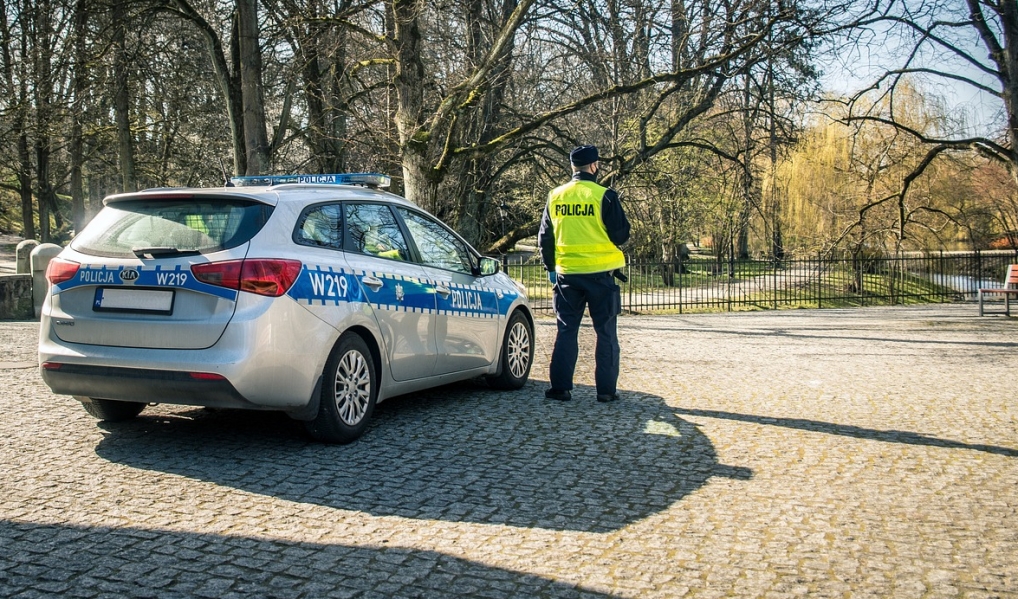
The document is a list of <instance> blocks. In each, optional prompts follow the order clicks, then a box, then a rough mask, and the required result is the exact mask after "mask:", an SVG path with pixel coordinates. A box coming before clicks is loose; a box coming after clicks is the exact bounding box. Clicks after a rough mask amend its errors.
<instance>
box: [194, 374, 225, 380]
mask: <svg viewBox="0 0 1018 599" xmlns="http://www.w3.org/2000/svg"><path fill="white" fill-rule="evenodd" d="M187 374H188V375H189V376H190V377H191V378H193V379H194V380H196V381H225V380H226V377H225V376H223V375H221V374H217V373H215V372H189V373H187Z"/></svg>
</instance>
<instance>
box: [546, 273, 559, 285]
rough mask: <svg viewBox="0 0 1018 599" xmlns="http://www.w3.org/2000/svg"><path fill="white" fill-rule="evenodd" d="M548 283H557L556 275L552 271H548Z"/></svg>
mask: <svg viewBox="0 0 1018 599" xmlns="http://www.w3.org/2000/svg"><path fill="white" fill-rule="evenodd" d="M548 282H549V283H551V284H552V285H554V284H555V283H557V282H558V275H556V274H555V272H554V271H548Z"/></svg>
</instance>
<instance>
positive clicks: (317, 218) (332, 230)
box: [296, 204, 343, 249]
mask: <svg viewBox="0 0 1018 599" xmlns="http://www.w3.org/2000/svg"><path fill="white" fill-rule="evenodd" d="M341 222H342V210H341V209H340V205H339V204H328V205H325V206H314V207H312V208H310V209H308V210H307V212H305V213H304V216H302V217H301V218H300V220H298V221H297V236H296V238H297V243H300V244H303V245H315V246H319V247H328V248H335V249H342V247H343V235H342V227H341V226H340V223H341Z"/></svg>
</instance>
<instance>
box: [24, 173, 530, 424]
mask: <svg viewBox="0 0 1018 599" xmlns="http://www.w3.org/2000/svg"><path fill="white" fill-rule="evenodd" d="M232 183H233V186H228V187H224V188H217V189H177V188H173V189H152V190H147V191H142V192H137V193H127V194H121V195H115V196H111V197H108V198H106V199H105V200H104V202H103V203H104V206H105V207H104V208H103V209H102V211H100V212H99V214H98V215H96V217H95V218H94V219H93V220H92V222H91V223H89V225H88V226H87V227H85V229H84V230H83V231H81V233H79V234H78V235H77V236H76V237H75V238H74V240H73V241H72V242H71V243H70V245H69V246H68V247H67V248H65V249H64V250H63V251H62V252H61V253H60V255H59V256H57V257H56V258H55V259H54V260H53V261H52V262H51V263H50V265H49V268H48V269H47V271H46V277H47V279H48V281H49V283H50V289H49V293H48V296H47V298H46V301H45V303H44V305H43V308H42V318H41V320H42V322H41V333H40V342H39V361H40V365H41V373H42V378H43V380H44V381H45V382H46V384H47V385H49V387H50V388H51V389H52V390H53V391H54V392H55V393H60V394H66V395H72V396H74V397H75V398H76V399H78V400H79V401H81V403H82V404H83V406H84V408H85V410H87V411H88V412H89V413H90V414H92V415H93V416H95V417H97V418H99V419H101V420H107V421H120V420H127V419H130V418H133V417H135V416H137V415H138V414H139V413H140V412H141V411H142V409H144V407H145V406H146V405H147V404H150V403H169V404H182V405H193V406H206V407H216V408H243V409H256V410H281V411H284V412H286V413H288V414H289V415H290V416H291V417H293V418H295V419H298V420H302V421H304V422H305V424H306V426H307V429H308V431H309V432H310V433H311V435H312V436H314V437H315V438H317V439H319V440H322V441H326V442H335V443H347V442H350V441H353V440H354V439H356V438H358V437H359V436H360V435H361V434H362V433H363V432H364V430H365V427H366V425H367V422H368V420H369V418H370V417H371V413H372V411H373V409H374V407H375V404H376V403H377V402H379V401H382V400H385V399H387V398H390V397H393V396H396V395H403V394H407V393H412V392H414V391H418V390H421V389H425V388H429V387H434V386H437V385H442V384H446V383H450V382H454V381H459V380H464V379H469V378H474V377H479V376H483V377H484V378H486V379H487V381H488V382H489V384H490V385H491V386H493V387H495V388H498V389H518V388H520V387H522V386H523V385H524V384H525V383H526V381H527V378H528V377H529V375H530V367H531V364H532V362H533V358H534V327H533V318H532V314H531V311H530V307H529V304H528V302H527V297H526V294H525V292H524V289H523V288H522V287H521V286H520V285H518V284H517V283H515V282H514V281H513V280H512V279H510V278H509V277H508V276H507V275H506V274H505V273H504V272H501V271H500V268H499V262H498V261H497V260H494V259H492V258H488V257H483V256H481V255H480V254H478V253H477V252H476V251H475V250H474V249H473V248H471V247H470V246H469V245H468V244H467V243H466V242H465V241H463V239H462V238H460V237H459V236H458V235H457V234H456V233H455V232H453V231H452V230H451V229H449V228H448V227H447V226H445V225H444V224H442V223H441V222H439V221H438V220H437V219H435V218H434V217H433V216H431V215H430V214H428V213H427V212H425V211H424V210H421V209H420V208H418V207H417V206H415V205H414V204H412V203H411V202H409V201H407V200H405V199H403V198H400V197H398V196H395V195H393V194H391V193H388V192H386V191H384V190H382V189H380V188H383V187H387V186H388V177H385V176H384V175H376V174H370V173H368V174H344V175H309V176H297V175H294V176H274V177H236V178H234V179H233V180H232Z"/></svg>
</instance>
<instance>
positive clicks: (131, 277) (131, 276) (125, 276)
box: [120, 268, 138, 281]
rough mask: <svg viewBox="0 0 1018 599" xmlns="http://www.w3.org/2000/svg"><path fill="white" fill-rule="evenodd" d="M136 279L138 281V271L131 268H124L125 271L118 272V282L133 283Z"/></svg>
mask: <svg viewBox="0 0 1018 599" xmlns="http://www.w3.org/2000/svg"><path fill="white" fill-rule="evenodd" d="M137 279H138V271H136V270H134V269H133V268H126V269H124V270H122V271H120V280H121V281H135V280H137Z"/></svg>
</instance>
